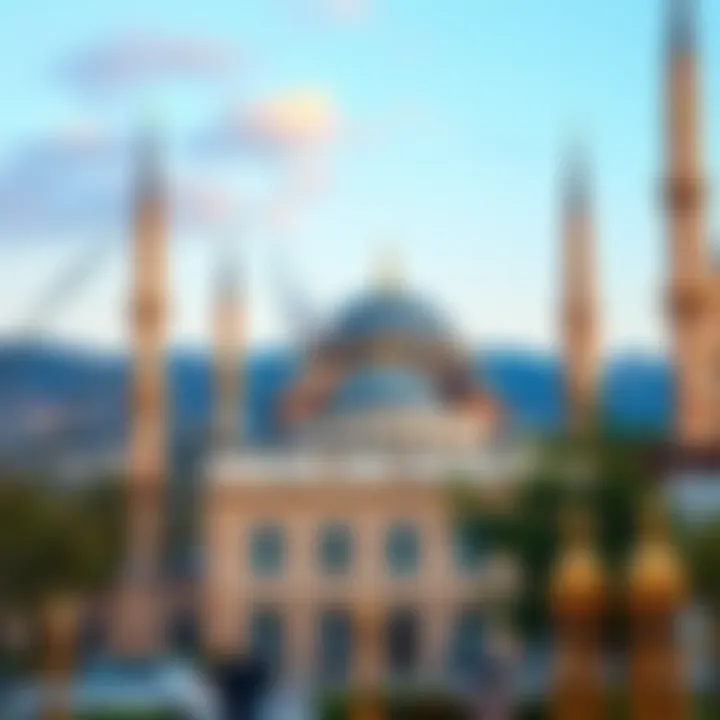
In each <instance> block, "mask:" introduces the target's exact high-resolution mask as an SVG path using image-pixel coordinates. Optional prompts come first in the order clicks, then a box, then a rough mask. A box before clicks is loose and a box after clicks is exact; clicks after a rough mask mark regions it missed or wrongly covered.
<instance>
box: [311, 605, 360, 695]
mask: <svg viewBox="0 0 720 720" xmlns="http://www.w3.org/2000/svg"><path fill="white" fill-rule="evenodd" d="M318 634H319V638H318V639H319V644H320V648H319V653H318V660H319V665H320V667H319V670H320V675H321V677H322V678H323V679H324V680H326V681H330V682H343V681H345V680H346V679H347V677H348V672H349V670H350V663H351V652H352V647H351V646H352V621H351V618H350V613H349V612H348V611H347V610H344V609H341V608H332V609H328V610H325V611H323V612H322V613H321V614H320V621H319V625H318Z"/></svg>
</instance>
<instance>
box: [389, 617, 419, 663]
mask: <svg viewBox="0 0 720 720" xmlns="http://www.w3.org/2000/svg"><path fill="white" fill-rule="evenodd" d="M385 637H386V647H387V666H388V670H389V671H390V673H391V674H392V675H394V676H408V675H411V674H412V673H414V672H415V671H416V670H417V668H418V665H419V663H420V616H419V614H418V612H417V610H415V609H414V608H396V609H394V610H392V611H391V612H390V614H389V615H388V620H387V629H386V636H385Z"/></svg>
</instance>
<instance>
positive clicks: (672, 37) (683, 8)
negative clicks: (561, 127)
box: [665, 0, 714, 448]
mask: <svg viewBox="0 0 720 720" xmlns="http://www.w3.org/2000/svg"><path fill="white" fill-rule="evenodd" d="M669 3H670V5H669V35H668V66H667V98H666V102H667V106H666V122H667V127H666V133H667V136H666V140H667V180H666V188H665V202H666V207H667V228H668V229H667V232H668V240H667V242H668V261H669V265H670V268H669V288H668V293H669V311H670V325H671V334H672V346H673V356H674V357H673V359H674V365H675V381H676V388H675V423H676V440H677V441H678V442H679V443H680V444H681V445H683V446H686V447H690V448H693V447H694V448H698V447H703V446H706V445H708V444H710V443H711V442H712V439H713V437H712V436H713V434H714V428H713V425H714V423H713V415H714V412H713V408H712V403H711V399H710V398H711V392H710V386H709V382H710V372H711V360H710V352H711V349H710V347H709V345H710V341H711V340H710V332H711V328H710V322H709V321H710V318H709V307H708V298H707V276H708V267H707V257H706V237H705V233H706V228H705V183H704V181H703V174H702V161H701V157H702V153H701V149H700V139H699V119H700V107H699V105H700V103H699V90H700V87H699V81H698V69H697V53H696V50H695V17H694V3H695V0H669Z"/></svg>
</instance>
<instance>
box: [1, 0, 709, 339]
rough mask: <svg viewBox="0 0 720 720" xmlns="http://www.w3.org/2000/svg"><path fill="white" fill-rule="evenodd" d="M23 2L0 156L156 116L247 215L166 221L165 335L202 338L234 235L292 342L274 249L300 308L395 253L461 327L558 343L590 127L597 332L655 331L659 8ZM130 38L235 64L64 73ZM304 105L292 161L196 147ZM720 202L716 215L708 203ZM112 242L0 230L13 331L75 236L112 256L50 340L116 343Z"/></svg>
mask: <svg viewBox="0 0 720 720" xmlns="http://www.w3.org/2000/svg"><path fill="white" fill-rule="evenodd" d="M13 5H14V7H11V8H6V9H4V16H3V23H2V26H3V30H2V37H3V43H2V45H1V46H0V47H2V50H0V59H1V62H0V87H1V88H2V92H3V103H2V106H3V112H2V113H1V114H0V163H2V168H7V167H10V166H12V163H13V161H14V160H15V158H16V157H17V156H18V155H19V154H21V153H23V152H25V151H26V150H27V149H28V148H32V147H33V146H34V144H37V143H38V142H39V141H40V140H41V139H42V138H43V137H47V136H52V135H53V134H55V133H58V132H60V131H62V132H66V131H67V129H68V128H74V127H80V128H88V127H91V128H96V129H97V131H98V132H102V133H107V134H108V135H109V136H112V135H122V136H127V134H128V133H131V132H133V131H134V130H135V129H136V128H137V127H138V126H139V125H141V124H142V122H143V119H144V118H145V117H147V115H148V114H152V116H153V118H155V120H154V121H155V122H156V123H158V124H159V125H161V126H162V129H163V131H164V132H165V134H166V135H167V150H168V155H169V157H168V162H169V163H170V165H171V167H172V168H173V172H176V173H178V174H182V175H183V176H185V177H187V178H190V179H191V180H192V182H194V183H196V184H198V185H201V184H203V183H208V184H211V185H212V186H213V187H220V186H222V187H223V188H224V189H225V191H226V192H227V194H228V196H229V197H231V198H232V197H234V196H235V195H237V196H238V198H240V197H242V201H241V200H240V199H239V200H238V203H237V207H238V208H243V209H246V210H247V212H246V213H245V215H246V217H243V218H242V230H237V229H232V230H228V229H227V228H223V229H218V227H217V225H212V226H208V227H192V228H179V229H178V232H176V233H175V234H174V236H173V254H172V257H173V262H172V300H171V305H172V340H173V342H175V343H178V344H191V345H199V344H203V343H204V342H206V341H207V333H208V322H207V319H208V313H209V308H208V302H209V298H210V280H211V277H212V267H213V262H214V259H215V257H216V254H217V248H218V243H219V238H220V237H221V236H222V237H225V238H226V239H227V237H228V236H231V237H233V238H234V240H233V242H235V243H237V244H238V245H240V244H242V248H243V249H242V254H243V255H244V256H246V257H247V258H248V264H249V272H250V307H249V312H250V327H251V334H252V339H253V341H254V342H255V343H256V344H258V345H261V344H265V343H269V342H278V341H280V342H282V341H285V340H287V339H288V338H289V336H290V329H291V328H289V327H288V320H287V313H286V312H285V311H284V308H283V304H282V302H281V301H280V296H281V293H280V292H278V289H277V285H278V281H277V275H278V273H277V272H276V271H275V270H274V267H275V266H276V265H277V262H278V261H277V258H278V257H282V258H283V261H282V262H283V263H284V265H285V266H286V267H288V268H291V270H292V275H293V276H294V278H295V280H296V282H297V284H298V285H299V286H300V287H301V288H302V289H303V292H304V293H306V294H307V298H308V302H309V303H311V304H313V305H314V306H316V307H317V308H318V310H319V311H320V312H321V313H327V312H330V311H331V309H332V308H333V307H334V306H335V305H336V303H338V302H339V301H341V300H342V299H343V298H345V297H346V296H347V295H348V294H352V293H354V292H357V291H359V290H361V289H362V287H363V285H364V284H366V283H367V282H368V279H369V277H371V276H372V272H373V266H374V264H375V263H376V258H377V256H378V255H379V254H380V252H381V251H382V249H383V248H385V247H387V246H392V247H393V248H395V249H396V250H397V252H398V254H399V255H400V257H401V263H402V266H403V272H404V274H405V276H406V277H407V282H408V283H409V284H410V285H412V286H413V287H417V288H418V289H419V290H420V291H422V292H423V293H424V294H427V295H429V296H431V297H432V298H434V299H435V301H436V302H437V303H438V305H440V306H441V307H443V309H444V310H445V311H446V313H448V314H449V315H451V316H452V317H453V318H454V319H455V321H456V324H457V325H458V327H459V328H460V330H461V331H462V332H463V333H464V335H465V336H466V338H467V339H468V341H469V342H471V343H473V344H476V345H480V346H482V345H493V346H494V345H498V344H502V345H507V344H512V345H523V346H531V347H542V348H547V347H552V346H553V344H554V342H555V332H556V313H555V310H556V308H555V290H556V281H557V275H556V273H557V269H558V266H557V262H556V260H557V243H558V232H557V231H558V212H559V207H558V203H559V192H560V186H559V183H560V173H561V170H562V166H563V160H564V156H565V155H566V154H567V152H568V149H569V148H570V147H571V146H572V145H574V144H577V143H578V142H581V143H583V144H584V145H585V147H586V148H587V151H588V154H589V155H590V157H591V159H592V166H593V172H594V185H595V204H596V219H597V232H598V242H599V252H600V271H601V283H602V294H603V303H602V308H603V325H604V334H605V345H606V348H608V349H613V350H614V349H620V348H628V347H631V348H649V349H657V348H659V347H662V345H663V342H664V328H663V321H662V316H661V307H662V306H661V290H662V284H663V271H664V267H663V265H664V250H663V248H664V240H663V232H662V224H661V220H662V216H661V210H660V204H659V184H660V178H661V167H662V135H661V132H662V116H661V115H660V112H659V111H660V108H661V100H662V96H661V90H662V85H661V81H662V71H663V63H662V59H663V56H662V41H663V32H664V30H663V19H664V13H663V10H664V7H663V6H664V1H663V0H604V1H603V2H598V0H544V1H542V2H541V1H539V0H446V1H445V2H437V0H364V1H363V0H354V1H353V0H243V1H242V2H237V1H235V2H231V1H229V0H222V1H221V0H206V1H205V2H196V1H193V2H190V1H185V2H184V1H182V0H144V2H137V1H135V0H131V1H128V2H124V3H98V2H90V1H89V0H65V2H63V3H62V10H59V9H58V6H57V3H55V2H54V1H52V0H42V1H41V0H29V1H28V2H25V3H22V4H21V3H14V4H13ZM701 5H702V26H701V44H702V49H703V59H704V69H705V73H704V77H703V82H704V87H705V107H706V113H705V128H704V129H705V143H706V146H707V149H708V159H707V165H708V175H709V177H710V179H711V180H712V179H713V178H714V176H715V168H717V167H718V163H719V162H720V148H718V143H717V141H716V136H715V135H714V134H713V133H712V132H711V128H712V126H713V125H714V126H717V127H720V125H717V124H716V123H714V122H712V119H714V118H717V119H718V122H719V123H720V72H716V73H714V75H713V74H711V72H710V69H711V68H712V67H713V66H714V67H720V42H715V43H714V44H713V43H712V38H713V36H715V37H720V6H718V3H714V2H710V0H705V1H704V2H703V3H701ZM138 32H141V33H144V35H145V37H147V38H150V39H152V38H164V39H165V40H166V41H167V39H168V38H175V39H183V40H184V41H186V42H196V43H197V44H198V47H199V46H200V45H202V46H203V47H204V46H213V47H215V46H217V47H222V48H223V52H224V53H225V52H227V53H228V54H229V55H231V56H232V57H233V61H232V63H229V64H230V65H232V67H231V68H230V69H228V70H227V71H226V72H225V71H224V72H218V73H217V75H213V74H212V73H208V76H202V77H184V76H183V75H182V72H179V73H176V75H177V76H176V77H175V78H174V80H173V81H170V79H169V78H167V77H163V76H162V73H158V77H157V78H156V79H155V81H154V82H150V81H145V82H142V83H140V82H133V81H128V82H126V83H124V84H122V86H118V84H114V83H112V82H108V83H106V86H103V87H101V88H100V91H98V92H89V91H88V88H87V87H86V82H85V80H83V78H81V77H80V78H79V77H77V72H75V73H74V72H72V71H71V70H70V68H73V67H76V65H77V63H78V62H80V60H81V59H82V58H83V57H86V56H87V54H88V53H91V52H95V53H97V52H102V51H103V49H104V48H108V47H109V48H112V47H113V46H117V45H118V43H122V38H123V37H126V36H127V35H128V34H132V33H138ZM298 97H302V98H308V97H309V98H312V99H313V100H312V102H314V103H315V104H316V105H318V106H319V107H320V110H319V111H318V112H319V114H320V116H322V117H321V118H320V119H322V118H325V120H326V122H325V123H324V124H323V123H321V125H322V127H321V128H320V129H319V130H318V133H317V137H315V136H313V137H312V138H310V140H308V139H307V138H302V141H303V143H304V146H303V149H302V153H301V155H302V158H301V161H300V162H297V158H296V157H295V155H293V161H292V162H288V161H286V160H282V161H280V160H278V158H277V157H276V156H273V157H266V156H265V155H264V154H263V153H257V152H254V151H253V149H252V148H243V147H240V148H234V149H233V152H232V153H230V152H228V153H226V154H223V153H220V154H218V153H215V154H214V155H212V157H210V156H209V155H210V154H209V153H206V152H203V151H198V148H197V144H198V143H197V142H196V140H197V138H199V137H202V136H203V134H204V133H206V132H207V131H208V130H209V129H212V128H214V127H216V126H217V125H218V124H219V123H221V122H222V118H225V117H228V116H229V115H230V114H231V113H234V114H235V116H238V115H243V116H244V115H247V116H249V117H255V116H254V115H253V112H254V110H255V109H256V108H257V107H263V106H264V105H267V104H268V103H272V102H273V101H274V100H275V99H278V98H281V99H282V98H285V99H287V98H295V99H297V98H298ZM290 104H291V105H292V102H290ZM311 104H312V103H311ZM283 107H287V103H286V105H283ZM326 116H327V117H326ZM261 117H262V118H265V117H266V116H265V115H261ZM312 117H314V118H315V120H317V119H318V118H317V117H316V116H315V115H313V116H312ZM325 135H327V136H329V137H325ZM330 136H331V137H330ZM305 145H308V146H310V147H305ZM308 166H310V168H311V172H310V173H309V174H310V178H308V177H307V176H308V170H307V167H308ZM297 167H299V168H300V170H299V171H298V170H297ZM4 176H5V174H4V170H3V169H1V168H0V178H2V177H4ZM298 177H299V179H298ZM303 183H305V184H308V185H310V189H309V190H308V189H307V188H305V187H303ZM296 185H300V189H299V190H298V189H297V188H296ZM258 188H259V189H258ZM250 190H252V193H251V198H250V199H247V196H248V193H249V192H250ZM288 194H293V197H292V213H291V221H289V222H286V223H283V224H282V225H281V227H280V228H278V226H277V223H275V222H272V221H271V219H269V218H268V214H267V213H265V212H260V211H258V210H257V208H256V207H255V206H254V205H255V204H256V203H259V202H260V201H258V200H257V198H258V197H261V198H262V202H263V203H266V204H268V205H270V206H273V207H275V206H281V205H282V203H284V202H287V195H288ZM273 202H274V203H275V205H273ZM715 207H717V203H715ZM240 214H241V215H243V213H240ZM710 218H711V228H717V229H718V230H720V215H719V214H718V212H717V211H716V210H714V208H713V209H711V211H710ZM125 235H126V232H125V228H124V226H123V224H122V223H117V222H115V223H108V225H107V227H105V226H102V227H101V228H100V229H99V230H97V231H96V230H93V231H92V233H90V232H89V231H88V230H87V228H86V227H84V226H83V227H79V228H78V229H77V232H68V233H65V234H64V235H63V236H62V237H59V236H54V234H53V233H52V232H51V231H46V232H43V233H27V232H23V231H18V232H14V231H12V232H10V231H6V232H5V233H4V237H2V238H0V294H1V298H0V299H1V302H0V331H3V332H6V333H7V332H11V331H12V330H13V329H14V328H16V327H17V325H18V323H19V322H20V319H21V318H22V317H23V313H24V312H26V311H27V308H28V306H29V305H30V304H31V303H32V302H33V299H35V298H37V297H38V296H39V295H41V294H42V293H43V291H44V288H45V287H47V286H48V284H50V283H51V282H52V279H53V278H54V277H56V276H57V274H58V272H59V271H60V269H61V268H63V267H65V266H67V264H68V263H72V261H73V257H74V256H75V255H77V254H78V253H82V252H83V247H84V246H87V245H88V244H89V243H93V242H103V243H106V244H107V246H108V249H107V255H106V257H104V259H103V262H102V264H101V265H100V266H99V268H98V269H97V271H96V272H95V273H94V274H93V276H92V277H91V278H90V279H89V280H88V282H87V283H84V284H83V286H82V287H77V288H76V289H75V290H76V291H75V292H73V293H72V296H71V297H68V299H67V304H66V305H64V306H63V307H58V311H57V313H55V314H52V317H49V318H48V320H47V322H46V323H45V325H46V332H47V333H48V334H49V335H52V336H53V337H58V338H62V339H64V340H67V341H72V342H80V343H83V344H93V345H103V346H119V345H121V344H122V342H123V338H124V332H125V331H124V317H123V311H124V307H125V306H126V267H125V248H126V241H127V238H126V237H125ZM95 238H97V239H95ZM226 241H227V240H226Z"/></svg>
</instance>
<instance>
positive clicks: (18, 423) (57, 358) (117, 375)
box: [0, 346, 671, 455]
mask: <svg viewBox="0 0 720 720" xmlns="http://www.w3.org/2000/svg"><path fill="white" fill-rule="evenodd" d="M294 366H295V360H294V358H293V356H292V354H291V353H288V352H284V351H281V350H277V351H266V352H258V353H256V354H254V355H253V356H252V357H251V359H250V361H249V364H248V368H247V372H246V377H245V386H246V388H247V391H248V403H247V408H246V413H247V417H246V426H247V428H248V433H249V435H250V436H251V438H252V439H253V441H255V442H269V441H271V440H272V438H273V434H274V427H273V418H272V407H273V405H274V401H275V399H276V397H277V395H278V393H280V392H281V391H282V389H283V387H284V386H285V385H286V383H287V382H288V380H289V378H290V377H291V376H292V374H293V370H294ZM209 370H210V367H209V359H208V357H207V356H204V355H200V354H192V353H182V352H179V353H175V354H174V355H172V356H171V357H170V359H169V361H168V388H169V392H170V404H171V408H172V411H171V417H172V422H171V427H172V433H171V434H172V438H173V440H174V442H175V444H176V445H180V446H181V445H183V444H186V443H191V444H193V445H195V444H197V443H198V442H202V440H203V438H204V437H206V433H207V428H208V423H209V417H210V408H211V382H210V373H209ZM476 370H477V374H478V378H479V379H481V380H482V382H483V384H484V385H485V387H486V388H487V389H488V390H489V391H490V392H492V393H494V394H495V395H496V396H497V397H498V398H499V399H500V400H501V401H502V402H503V404H504V405H505V406H506V407H507V408H508V409H509V410H510V414H511V415H512V416H513V417H514V418H515V420H516V422H518V423H519V424H520V425H521V426H523V427H525V428H527V429H528V430H548V429H552V428H555V427H557V426H558V424H559V423H560V420H561V418H562V392H561V387H562V382H561V380H562V374H561V368H560V364H559V362H558V360H557V358H555V357H553V356H549V355H541V354H537V353H533V352H524V351H516V350H513V351H503V350H494V351H489V352H484V353H482V354H480V355H479V356H478V358H477V363H476ZM127 381H128V363H127V359H126V358H124V357H122V356H116V355H93V354H90V353H83V352H77V351H74V350H68V349H64V348H60V347H49V346H13V347H9V346H6V347H1V346H0V454H2V453H5V454H7V453H8V452H10V453H11V454H20V455H22V454H24V453H30V452H36V451H37V448H39V447H42V449H43V452H44V453H45V454H47V455H51V454H52V453H53V452H55V451H57V452H60V450H61V448H64V449H67V447H68V446H73V447H78V448H79V449H82V448H85V447H93V448H96V449H97V448H98V447H103V448H108V449H110V448H113V447H114V448H118V447H120V446H121V442H122V439H123V434H124V428H125V424H126V423H125V418H126V411H127V405H126V397H127V392H126V388H127ZM601 395H602V405H603V412H604V415H605V417H606V418H607V419H608V420H609V421H610V422H611V423H613V424H614V425H617V426H621V427H625V428H630V429H635V430H658V429H663V428H665V427H667V425H668V420H669V417H670V397H671V374H670V369H669V367H668V366H667V364H666V362H665V361H664V360H663V359H661V358H659V357H653V356H621V357H617V358H614V359H613V360H612V361H611V362H610V363H609V364H608V366H607V368H606V370H605V373H604V378H603V382H602V392H601Z"/></svg>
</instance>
